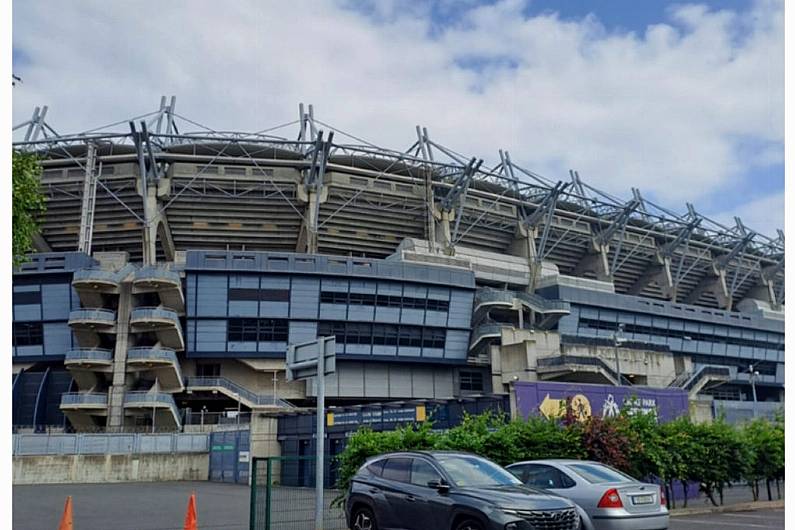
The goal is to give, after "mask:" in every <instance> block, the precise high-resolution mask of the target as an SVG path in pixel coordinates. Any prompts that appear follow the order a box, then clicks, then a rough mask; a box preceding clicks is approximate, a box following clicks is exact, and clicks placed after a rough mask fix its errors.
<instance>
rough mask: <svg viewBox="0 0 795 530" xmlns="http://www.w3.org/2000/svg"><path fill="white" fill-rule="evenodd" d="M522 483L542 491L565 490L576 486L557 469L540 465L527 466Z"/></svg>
mask: <svg viewBox="0 0 795 530" xmlns="http://www.w3.org/2000/svg"><path fill="white" fill-rule="evenodd" d="M523 481H524V483H525V484H527V485H528V486H534V487H536V488H544V489H565V488H571V487H573V486H575V485H576V483H575V482H574V481H573V480H572V479H571V477H569V476H567V475H566V474H565V473H563V472H562V471H560V470H559V469H557V468H554V467H552V466H544V465H540V464H534V465H529V466H527V477H526V478H525V479H524V480H523Z"/></svg>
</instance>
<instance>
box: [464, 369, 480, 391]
mask: <svg viewBox="0 0 795 530" xmlns="http://www.w3.org/2000/svg"><path fill="white" fill-rule="evenodd" d="M459 377H460V378H461V390H468V391H470V392H483V372H465V371H461V372H459Z"/></svg>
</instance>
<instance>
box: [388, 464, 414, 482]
mask: <svg viewBox="0 0 795 530" xmlns="http://www.w3.org/2000/svg"><path fill="white" fill-rule="evenodd" d="M410 468H411V459H410V458H388V459H387V461H386V463H385V464H384V470H383V472H382V473H381V476H382V477H383V478H385V479H387V480H397V481H398V482H408V481H409V469H410Z"/></svg>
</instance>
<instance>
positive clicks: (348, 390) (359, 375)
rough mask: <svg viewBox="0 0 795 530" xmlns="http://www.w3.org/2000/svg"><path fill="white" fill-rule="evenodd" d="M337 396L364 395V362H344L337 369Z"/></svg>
mask: <svg viewBox="0 0 795 530" xmlns="http://www.w3.org/2000/svg"><path fill="white" fill-rule="evenodd" d="M337 381H338V384H339V388H338V395H339V396H356V397H359V396H364V364H363V363H346V364H345V366H344V367H343V368H342V369H339V368H338V369H337Z"/></svg>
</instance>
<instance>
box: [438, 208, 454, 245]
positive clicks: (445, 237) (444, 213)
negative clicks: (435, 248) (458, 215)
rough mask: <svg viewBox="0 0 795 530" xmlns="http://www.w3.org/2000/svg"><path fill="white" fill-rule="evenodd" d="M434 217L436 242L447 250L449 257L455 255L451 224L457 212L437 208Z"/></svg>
mask: <svg viewBox="0 0 795 530" xmlns="http://www.w3.org/2000/svg"><path fill="white" fill-rule="evenodd" d="M434 217H435V218H436V221H437V222H436V223H435V225H436V242H437V243H438V244H439V245H441V247H442V248H443V249H445V253H447V254H448V255H453V254H455V249H454V248H453V236H452V232H451V231H450V223H451V222H453V221H454V219H455V212H453V211H452V210H441V209H439V208H438V207H436V208H435V211H434Z"/></svg>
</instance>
